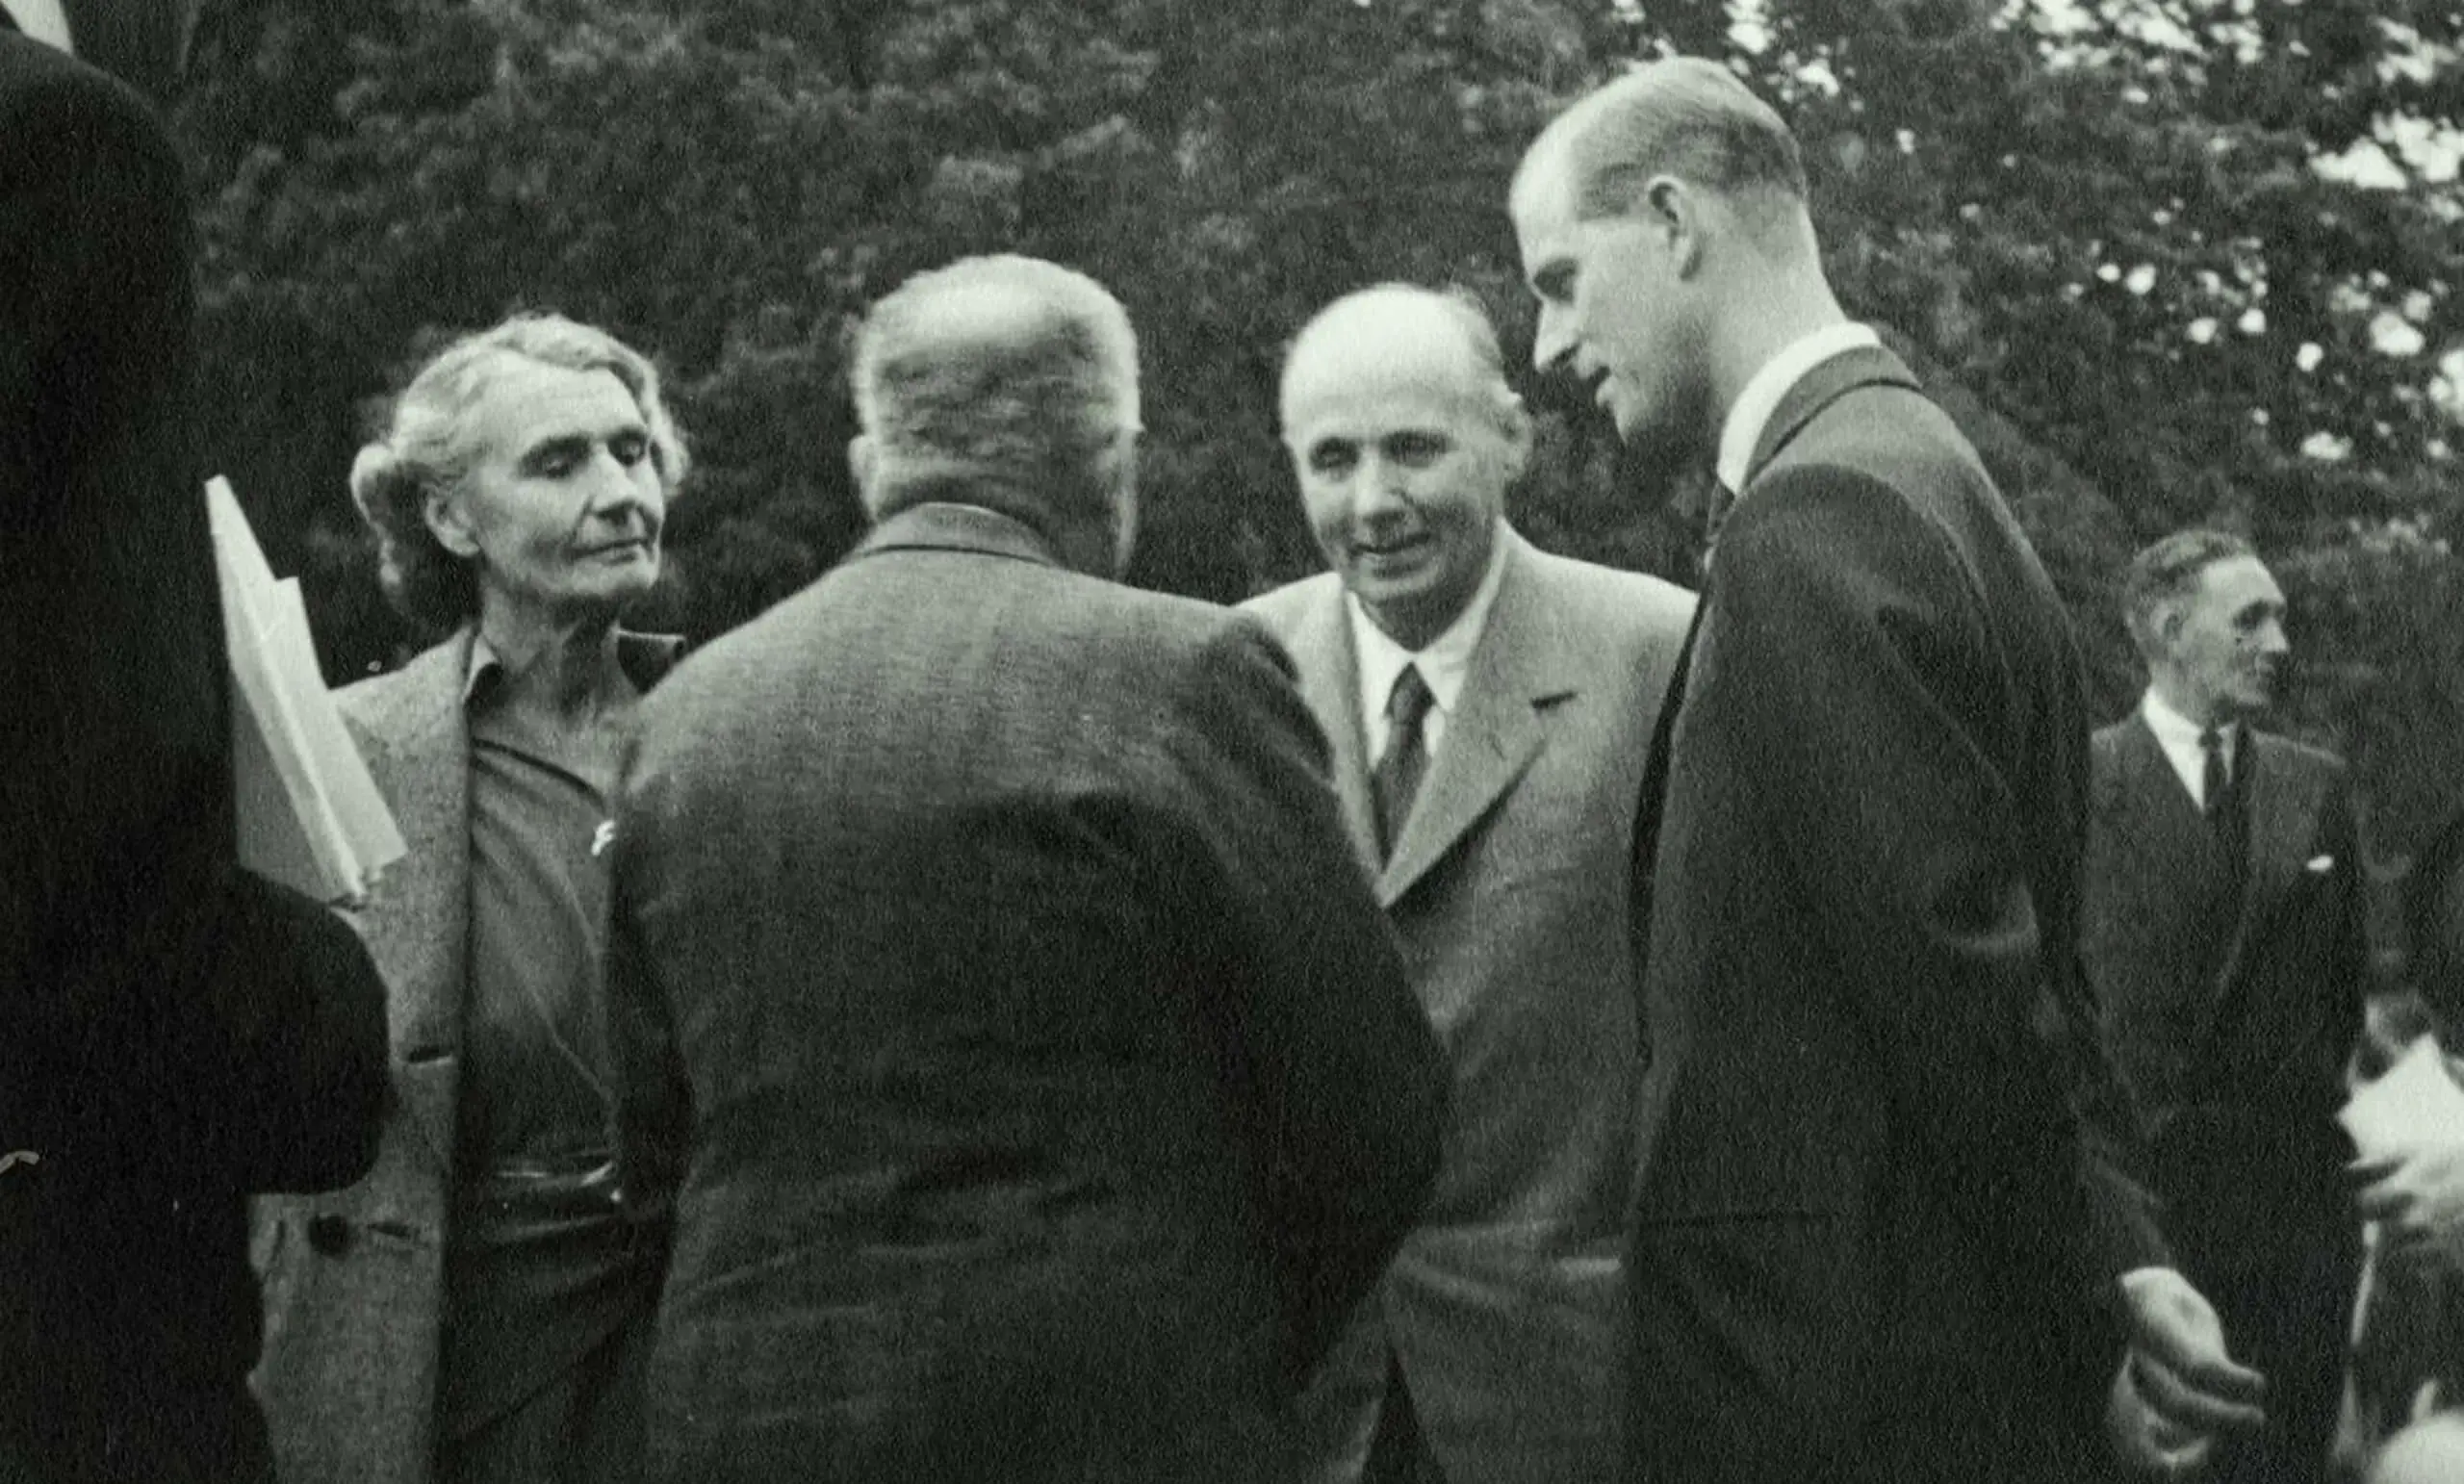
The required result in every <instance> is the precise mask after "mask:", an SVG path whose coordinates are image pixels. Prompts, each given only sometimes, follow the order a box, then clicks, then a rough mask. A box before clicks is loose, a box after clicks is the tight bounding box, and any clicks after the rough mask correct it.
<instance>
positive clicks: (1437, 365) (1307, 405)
mask: <svg viewBox="0 0 2464 1484" xmlns="http://www.w3.org/2000/svg"><path fill="white" fill-rule="evenodd" d="M1455 314H1456V312H1455V311H1453V310H1450V308H1449V307H1447V306H1446V305H1444V304H1443V303H1441V302H1440V301H1439V300H1437V299H1436V298H1435V297H1434V296H1432V295H1426V294H1379V295H1374V296H1364V297H1363V298H1361V299H1357V300H1354V301H1352V302H1349V303H1346V304H1339V305H1337V306H1336V307H1335V308H1334V309H1333V310H1330V311H1329V312H1327V313H1326V314H1325V315H1324V316H1322V317H1321V318H1320V319H1319V320H1315V321H1314V322H1312V323H1311V325H1310V326H1309V328H1308V329H1307V330H1305V331H1303V332H1302V334H1301V337H1300V340H1299V342H1298V343H1297V344H1296V345H1294V346H1293V349H1292V359H1291V360H1290V361H1289V362H1288V363H1287V364H1286V365H1285V367H1284V375H1283V397H1282V402H1283V417H1284V422H1285V424H1286V431H1287V432H1293V431H1296V427H1295V426H1294V424H1295V423H1296V422H1300V421H1305V420H1309V419H1311V418H1318V417H1322V416H1324V415H1325V414H1327V413H1328V412H1331V411H1334V410H1336V409H1338V408H1342V409H1347V410H1348V411H1349V412H1351V413H1353V414H1355V415H1356V414H1358V413H1361V412H1363V411H1367V410H1373V409H1374V408H1375V407H1377V406H1380V405H1384V404H1389V403H1391V404H1396V405H1397V406H1398V407H1399V406H1401V405H1402V404H1407V403H1419V404H1424V405H1425V406H1427V407H1429V408H1432V409H1434V408H1439V407H1444V408H1447V409H1449V411H1450V416H1449V421H1451V418H1452V417H1453V416H1457V415H1460V414H1457V413H1454V412H1452V410H1451V409H1453V408H1455V407H1456V406H1457V405H1460V406H1461V407H1462V408H1464V409H1465V410H1470V409H1476V408H1477V407H1478V406H1480V405H1481V404H1482V401H1483V399H1484V398H1485V397H1489V396H1491V395H1492V394H1493V392H1494V387H1493V386H1492V383H1493V382H1494V381H1495V380H1496V378H1497V372H1496V371H1493V370H1492V369H1491V368H1489V367H1488V366H1486V365H1485V364H1483V362H1482V359H1481V357H1480V355H1479V353H1478V352H1477V351H1476V350H1475V349H1474V348H1473V345H1472V343H1471V338H1470V336H1469V334H1468V333H1467V330H1466V327H1465V326H1464V325H1463V324H1462V323H1461V322H1460V320H1457V319H1456V318H1455Z"/></svg>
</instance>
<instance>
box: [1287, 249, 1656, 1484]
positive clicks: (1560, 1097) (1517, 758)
mask: <svg viewBox="0 0 2464 1484" xmlns="http://www.w3.org/2000/svg"><path fill="white" fill-rule="evenodd" d="M1282 404H1283V405H1282V412H1283V432H1284V440H1285V443H1286V445H1287V447H1288V448H1290V450H1291V453H1292V459H1293V465H1294V469H1295V471H1296V473H1297V476H1298V480H1299V484H1300V490H1301V498H1302V500H1303V502H1304V504H1305V505H1306V507H1307V511H1308V516H1309V522H1310V525H1311V526H1312V527H1313V528H1314V530H1315V531H1316V534H1317V537H1318V541H1319V544H1320V546H1321V547H1322V549H1323V550H1324V551H1325V554H1326V559H1327V561H1328V563H1329V564H1330V565H1331V567H1332V568H1333V570H1332V571H1330V572H1327V573H1324V574H1322V575H1321V576H1315V577H1311V578H1308V579H1306V580H1303V581H1300V582H1296V583H1294V584H1292V585H1291V586H1288V587H1285V588H1282V589H1280V590H1278V591H1275V592H1272V593H1269V594H1267V595H1266V596H1264V597H1262V598H1259V599H1257V600H1255V601H1252V602H1251V603H1250V605H1249V606H1250V608H1251V610H1252V611H1254V612H1256V613H1257V614H1259V615H1260V616H1261V617H1263V618H1265V619H1266V621H1267V623H1268V625H1269V626H1270V627H1272V628H1273V629H1274V631H1275V633H1276V635H1277V636H1278V637H1279V638H1280V639H1281V640H1282V641H1283V643H1284V645H1285V647H1286V648H1287V649H1288V650H1289V651H1290V652H1291V653H1292V655H1293V658H1294V661H1295V663H1296V667H1297V669H1298V671H1299V675H1300V685H1301V693H1302V696H1303V698H1304V699H1306V700H1307V701H1308V703H1309V704H1310V707H1311V709H1312V710H1313V711H1314V712H1315V713H1316V714H1317V717H1318V722H1319V725H1320V726H1321V727H1322V728H1323V729H1324V730H1325V732H1326V734H1327V736H1328V737H1329V738H1330V739H1331V742H1332V749H1333V755H1334V765H1335V779H1336V784H1337V788H1338V791H1339V792H1340V793H1341V795H1342V798H1343V801H1344V805H1345V813H1346V815H1347V819H1348V820H1349V822H1350V825H1351V832H1352V838H1353V843H1354V844H1355V845H1356V846H1357V847H1358V849H1359V854H1360V858H1361V862H1362V864H1363V865H1364V866H1365V867H1366V868H1367V870H1368V871H1369V873H1370V874H1371V876H1372V877H1373V879H1374V880H1375V881H1376V883H1377V891H1378V897H1379V900H1380V901H1381V902H1382V903H1383V904H1384V906H1385V907H1386V909H1387V912H1388V915H1389V916H1390V918H1391V919H1392V920H1393V922H1394V924H1395V926H1396V928H1397V930H1398V932H1399V934H1400V935H1401V937H1402V940H1403V943H1404V948H1405V957H1406V960H1407V962H1408V963H1409V966H1410V968H1411V971H1412V975H1413V981H1414V985H1415V987H1416V988H1417V989H1418V991H1419V994H1420V999H1421V1004H1422V1006H1423V1007H1424V1009H1425V1010H1426V1011H1427V1012H1428V1015H1429V1018H1430V1020H1431V1021H1432V1023H1433V1024H1434V1026H1435V1028H1436V1031H1437V1034H1438V1036H1439V1039H1440V1041H1441V1042H1442V1043H1443V1045H1444V1046H1445V1048H1446V1052H1447V1055H1448V1058H1449V1061H1450V1064H1451V1067H1452V1071H1453V1082H1454V1096H1453V1104H1452V1113H1451V1116H1450V1124H1449V1127H1448V1131H1447V1139H1446V1153H1445V1161H1444V1164H1443V1165H1442V1167H1441V1170H1440V1173H1439V1176H1438V1183H1437V1188H1436V1191H1435V1194H1434V1196H1433V1197H1432V1199H1431V1200H1430V1202H1429V1205H1428V1208H1427V1210H1426V1211H1425V1212H1424V1215H1423V1216H1422V1219H1421V1222H1420V1224H1419V1226H1418V1227H1417V1228H1415V1229H1414V1231H1413V1232H1412V1234H1411V1235H1410V1236H1409V1237H1408V1238H1406V1239H1405V1240H1404V1242H1403V1246H1402V1248H1401V1250H1400V1251H1399V1253H1398V1254H1397V1256H1396V1258H1395V1261H1394V1263H1393V1265H1392V1266H1391V1267H1389V1269H1388V1271H1387V1274H1386V1277H1385V1280H1384V1282H1383V1284H1382V1285H1381V1287H1380V1288H1379V1289H1378V1290H1377V1292H1375V1293H1374V1295H1373V1297H1372V1298H1371V1299H1370V1300H1369V1302H1367V1303H1366V1304H1364V1305H1363V1306H1362V1309H1361V1312H1360V1313H1359V1314H1358V1315H1357V1316H1356V1317H1355V1319H1354V1322H1353V1324H1352V1327H1351V1329H1350V1331H1349V1333H1348V1334H1347V1337H1346V1339H1345V1340H1344V1342H1343V1343H1341V1344H1340V1345H1339V1346H1338V1348H1337V1350H1336V1351H1335V1353H1334V1355H1333V1356H1332V1357H1331V1358H1330V1359H1329V1361H1328V1362H1327V1364H1326V1366H1325V1367H1324V1368H1323V1369H1322V1370H1321V1372H1320V1374H1319V1377H1318V1380H1317V1382H1316V1384H1315V1386H1314V1387H1313V1388H1312V1390H1311V1392H1310V1394H1309V1395H1308V1397H1307V1398H1306V1400H1305V1402H1304V1407H1303V1413H1304V1420H1305V1421H1306V1422H1307V1424H1308V1427H1309V1430H1310V1436H1311V1441H1312V1445H1313V1448H1314V1456H1315V1461H1316V1471H1315V1473H1314V1475H1313V1476H1314V1477H1316V1478H1318V1479H1322V1480H1326V1481H1329V1484H1331V1481H1337V1480H1342V1481H1349V1480H1353V1479H1360V1478H1364V1477H1366V1478H1368V1479H1372V1480H1378V1481H1387V1480H1432V1479H1441V1478H1442V1479H1447V1480H1450V1481H1452V1484H1489V1481H1500V1480H1521V1479H1528V1480H1535V1481H1537V1480H1567V1481H1579V1480H1592V1479H1605V1478H1608V1477H1611V1476H1612V1475H1613V1473H1614V1471H1615V1468H1616V1464H1617V1459H1618V1428H1617V1425H1616V1424H1617V1419H1618V1416H1619V1413H1620V1408H1621V1397H1622V1395H1623V1394H1624V1386H1623V1382H1622V1378H1621V1377H1622V1369H1621V1367H1620V1365H1619V1356H1620V1353H1621V1351H1622V1343H1621V1335H1620V1331H1619V1321H1618V1312H1619V1308H1618V1306H1619V1303H1620V1300H1621V1290H1622V1262H1621V1256H1620V1250H1619V1249H1620V1246H1621V1244H1622V1233H1623V1230H1624V1221H1625V1216H1626V1211H1627V1205H1628V1201H1629V1199H1630V1195H1631V1191H1632V1184H1633V1173H1634V1167H1635V1161H1636V1150H1635V1147H1634V1142H1633V1119H1632V1116H1631V1111H1632V1098H1633V1093H1634V1088H1635V1086H1636V1083H1637V1080H1638V1078H1639V1076H1640V1062H1639V1056H1638V1039H1639V1037H1638V1034H1637V1016H1636V1009H1635V999H1634V984H1633V978H1632V974H1633V965H1632V962H1631V955H1630V948H1629V943H1628V935H1627V932H1626V927H1625V910H1626V902H1627V898H1628V890H1629V874H1630V864H1629V862H1630V857H1631V848H1630V847H1631V838H1632V829H1633V819H1634V800H1635V797H1636V794H1637V790H1638V788H1639V785H1640V781H1641V779H1642V774H1643V765H1644V755H1645V752H1646V750H1647V748H1648V746H1649V743H1650V738H1651V735H1652V728H1653V725H1654V721H1655V716H1656V713H1657V707H1658V703H1659V698H1660V695H1661V693H1662V691H1663V690H1664V689H1665V688H1666V685H1667V681H1668V676H1669V671H1670V668H1671V666H1672V665H1673V663H1674V662H1675V659H1676V655H1677V652H1678V646H1679V642H1680V640H1681V638H1682V636H1683V634H1684V632H1685V626H1686V623H1687V620H1688V617H1689V615H1690V614H1691V611H1692V606H1693V604H1692V600H1691V599H1690V598H1689V597H1688V596H1687V594H1686V593H1685V592H1684V591H1683V590H1681V589H1680V588H1677V587H1674V586H1672V585H1670V584H1668V583H1666V582H1662V581H1659V580H1658V579H1656V578H1653V577H1646V576H1635V575H1633V574H1630V573H1620V572H1612V571H1609V570H1607V569H1604V568H1601V567H1595V566H1590V565H1587V564H1585V563H1581V562H1576V561H1569V560H1567V559H1565V558H1562V557H1557V556H1553V555H1550V554H1548V553H1546V552H1544V551H1541V550H1537V549H1535V548H1533V547H1532V546H1531V545H1530V544H1529V543H1527V541H1525V540H1524V539H1523V538H1522V537H1521V536H1520V535H1518V534H1516V533H1515V531H1514V529H1513V527H1512V526H1511V525H1508V524H1507V523H1506V520H1505V515H1504V498H1505V491H1506V487H1507V486H1508V485H1509V484H1511V483H1512V482H1513V480H1514V479H1515V478H1516V476H1517V475H1518V474H1520V473H1521V472H1522V469H1523V465H1524V461H1525V458H1526V456H1527V453H1528V450H1529V448H1530V424H1529V422H1528V420H1527V417H1526V415H1525V413H1524V410H1523V406H1522V403H1521V402H1520V401H1519V400H1518V399H1517V398H1516V397H1515V395H1514V393H1513V392H1512V391H1511V390H1510V389H1509V388H1508V386H1507V385H1506V380H1505V375H1504V371H1503V362H1502V359H1501V355H1500V353H1499V347H1498V341H1497V336H1496V333H1495V332H1494V331H1493V330H1492V329H1491V328H1490V326H1489V323H1488V321H1487V320H1486V319H1485V318H1483V316H1482V315H1481V313H1480V311H1479V310H1478V309H1477V308H1476V307H1475V306H1473V305H1472V304H1470V303H1469V302H1467V301H1464V300H1459V299H1456V298H1454V297H1451V296H1450V295H1448V294H1439V293H1433V292H1430V291H1427V290H1424V289H1417V288H1409V287H1404V286H1399V285H1386V286H1381V287H1378V288H1374V289H1370V290H1365V291H1363V292H1361V293H1358V294H1352V295H1350V296H1348V297H1346V298H1344V299H1341V300H1339V301H1337V302H1336V303H1335V304H1334V305H1332V306H1331V307H1329V308H1327V309H1326V310H1325V311H1323V312H1322V313H1321V314H1320V315H1319V316H1318V318H1317V319H1316V320H1312V321H1311V322H1310V324H1309V325H1308V327H1307V328H1305V329H1304V330H1302V332H1301V333H1300V336H1299V338H1298V339H1297V340H1296V342H1295V343H1294V345H1293V348H1292V353H1291V356H1290V359H1289V361H1288V362H1287V364H1286V366H1285V370H1284V378H1283V395H1282Z"/></svg>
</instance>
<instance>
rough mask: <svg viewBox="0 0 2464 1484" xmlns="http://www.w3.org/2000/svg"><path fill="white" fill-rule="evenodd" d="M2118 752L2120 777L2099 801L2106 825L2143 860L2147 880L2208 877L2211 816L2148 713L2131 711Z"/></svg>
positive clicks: (2185, 879)
mask: <svg viewBox="0 0 2464 1484" xmlns="http://www.w3.org/2000/svg"><path fill="white" fill-rule="evenodd" d="M2117 760H2118V762H2119V764H2120V766H2119V767H2118V769H2117V774H2118V777H2117V779H2116V780H2115V786H2114V788H2113V789H2112V791H2111V792H2110V793H2109V794H2107V795H2105V796H2103V797H2100V798H2099V799H2098V800H2097V806H2098V807H2099V808H2100V809H2102V810H2103V811H2104V814H2105V827H2106V828H2107V829H2108V830H2109V831H2110V832H2112V833H2113V834H2114V835H2115V836H2116V837H2117V838H2118V839H2120V840H2122V841H2125V842H2126V843H2127V844H2128V845H2129V847H2130V849H2131V850H2132V851H2133V852H2135V853H2136V854H2137V855H2138V856H2139V857H2141V859H2142V860H2143V862H2144V864H2145V867H2146V871H2145V875H2144V877H2143V880H2148V881H2157V882H2182V881H2194V880H2197V879H2200V878H2202V877H2204V876H2205V875H2206V873H2207V872H2208V871H2209V870H2210V869H2211V866H2212V862H2211V861H2210V859H2209V858H2208V856H2207V850H2206V847H2207V845H2208V842H2209V839H2210V836H2209V833H2208V825H2207V820H2206V818H2205V817H2204V816H2202V815H2201V814H2200V813H2199V811H2198V806H2196V805H2195V804H2194V803H2192V801H2191V796H2190V791H2189V790H2188V789H2186V788H2184V787H2183V786H2182V780H2181V776H2180V775H2178V774H2176V773H2175V772H2174V771H2173V765H2172V763H2171V762H2170V761H2169V760H2168V759H2167V758H2166V756H2165V749H2164V748H2163V747H2162V746H2161V745H2160V744H2159V743H2158V742H2157V740H2156V733H2155V732H2153V731H2151V730H2149V729H2148V727H2147V719H2146V718H2145V717H2143V716H2142V715H2140V714H2138V713H2137V712H2133V713H2132V714H2131V716H2130V719H2129V720H2128V721H2126V722H2124V723H2122V729H2121V736H2120V740H2119V745H2118V748H2117Z"/></svg>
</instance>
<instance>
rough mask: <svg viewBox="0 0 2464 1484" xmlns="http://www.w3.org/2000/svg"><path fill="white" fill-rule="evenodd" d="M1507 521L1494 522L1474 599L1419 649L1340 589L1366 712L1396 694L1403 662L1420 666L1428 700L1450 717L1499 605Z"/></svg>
mask: <svg viewBox="0 0 2464 1484" xmlns="http://www.w3.org/2000/svg"><path fill="white" fill-rule="evenodd" d="M1505 549H1506V525H1505V523H1504V522H1503V521H1500V522H1499V523H1498V525H1497V532H1496V535H1495V537H1494V538H1493V539H1492V540H1491V542H1490V546H1489V565H1488V570H1487V571H1485V572H1483V573H1481V574H1480V585H1479V586H1478V587H1477V588H1476V589H1474V590H1473V593H1472V601H1470V602H1468V603H1465V604H1464V605H1463V611H1462V612H1461V613H1458V614H1456V615H1455V616H1454V622H1453V623H1451V624H1449V625H1447V626H1446V630H1445V632H1443V633H1441V634H1439V635H1438V636H1437V637H1436V638H1434V639H1431V640H1430V641H1429V642H1428V643H1427V644H1426V645H1424V646H1423V647H1422V648H1421V649H1419V650H1418V651H1413V650H1407V649H1405V648H1403V647H1402V646H1401V645H1399V644H1397V643H1396V642H1395V640H1394V639H1393V637H1392V636H1390V635H1389V634H1388V633H1387V632H1386V630H1384V629H1382V628H1380V627H1377V621H1376V620H1374V619H1373V618H1371V617H1370V616H1369V610H1368V609H1367V608H1366V607H1363V606H1362V605H1361V601H1360V600H1359V599H1358V598H1355V597H1353V596H1352V595H1351V594H1350V593H1348V592H1347V593H1346V594H1344V602H1345V604H1346V606H1347V607H1348V608H1349V609H1350V610H1351V637H1352V652H1353V653H1354V654H1355V655H1357V656H1358V657H1359V661H1360V697H1361V705H1362V706H1363V707H1364V708H1365V712H1364V714H1367V715H1372V716H1375V715H1381V714H1383V713H1384V711H1385V709H1386V700H1387V698H1388V697H1389V696H1391V695H1392V694H1394V690H1395V680H1396V678H1397V677H1399V676H1400V675H1401V674H1402V673H1403V667H1404V666H1405V665H1416V666H1418V667H1419V668H1420V672H1421V679H1422V681H1423V683H1424V684H1426V685H1427V686H1428V693H1429V696H1430V699H1432V700H1434V701H1435V702H1436V703H1437V708H1438V709H1439V710H1440V711H1442V712H1444V713H1446V714H1447V715H1449V716H1451V715H1453V714H1454V703H1455V700H1456V699H1457V698H1458V697H1460V696H1461V695H1462V694H1463V681H1464V679H1465V678H1466V677H1468V676H1469V675H1470V674H1471V673H1472V652H1473V651H1474V650H1476V649H1477V648H1479V645H1480V634H1481V632H1482V631H1483V630H1484V629H1486V628H1487V627H1488V626H1489V610H1490V609H1491V608H1494V607H1496V606H1497V601H1498V588H1499V587H1500V586H1501V584H1502V583H1503V582H1504V580H1505Z"/></svg>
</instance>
